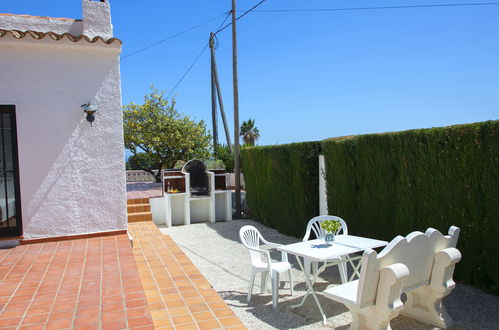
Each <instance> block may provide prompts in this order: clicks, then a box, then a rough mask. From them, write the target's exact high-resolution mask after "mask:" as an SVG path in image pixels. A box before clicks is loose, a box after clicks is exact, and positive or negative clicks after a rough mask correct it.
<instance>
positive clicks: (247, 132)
mask: <svg viewBox="0 0 499 330" xmlns="http://www.w3.org/2000/svg"><path fill="white" fill-rule="evenodd" d="M239 135H240V136H241V137H242V138H243V141H244V144H245V145H248V146H254V145H255V143H256V141H257V140H258V139H259V138H260V131H259V130H258V128H257V127H256V126H255V120H254V119H248V120H246V121H243V123H242V124H241V128H240V133H239Z"/></svg>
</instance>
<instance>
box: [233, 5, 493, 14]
mask: <svg viewBox="0 0 499 330" xmlns="http://www.w3.org/2000/svg"><path fill="white" fill-rule="evenodd" d="M497 5H499V2H479V3H447V4H435V5H432V4H422V5H404V6H383V7H351V8H319V9H260V10H255V12H257V13H285V12H288V13H293V12H295V13H298V12H331V11H354V10H381V9H410V8H432V7H467V6H497ZM243 15H244V14H243ZM241 16H242V15H241Z"/></svg>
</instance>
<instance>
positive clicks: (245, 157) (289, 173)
mask: <svg viewBox="0 0 499 330" xmlns="http://www.w3.org/2000/svg"><path fill="white" fill-rule="evenodd" d="M319 152H320V142H304V143H294V144H287V145H279V146H270V147H252V148H244V149H243V150H242V152H241V158H242V164H243V173H244V182H245V184H246V198H247V201H248V205H249V208H250V212H251V216H252V218H253V219H255V220H257V221H259V222H261V223H263V224H265V225H267V226H269V227H272V228H275V229H277V230H278V231H279V232H281V233H284V234H287V235H293V236H302V235H303V234H304V231H305V227H306V224H307V222H308V220H309V219H310V218H312V217H314V216H316V215H317V213H318V210H319V196H318V193H317V187H318V184H319V173H318V162H319Z"/></svg>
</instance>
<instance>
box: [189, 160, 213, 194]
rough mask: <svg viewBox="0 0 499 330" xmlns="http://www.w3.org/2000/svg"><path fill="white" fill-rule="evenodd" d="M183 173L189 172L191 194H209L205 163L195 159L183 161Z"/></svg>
mask: <svg viewBox="0 0 499 330" xmlns="http://www.w3.org/2000/svg"><path fill="white" fill-rule="evenodd" d="M182 172H183V173H189V174H190V183H191V194H192V195H195V196H209V195H210V189H209V184H208V182H209V181H208V172H207V170H206V165H205V164H204V163H203V162H202V161H200V160H197V159H193V160H190V161H188V162H187V163H185V165H184V167H183V168H182Z"/></svg>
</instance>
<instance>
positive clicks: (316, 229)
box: [303, 215, 348, 283]
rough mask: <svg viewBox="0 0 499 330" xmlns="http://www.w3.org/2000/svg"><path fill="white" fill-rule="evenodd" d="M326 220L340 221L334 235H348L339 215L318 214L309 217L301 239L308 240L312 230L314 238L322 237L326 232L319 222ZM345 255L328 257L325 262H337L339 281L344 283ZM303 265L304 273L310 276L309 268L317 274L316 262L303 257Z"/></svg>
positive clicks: (345, 224)
mask: <svg viewBox="0 0 499 330" xmlns="http://www.w3.org/2000/svg"><path fill="white" fill-rule="evenodd" d="M326 220H337V221H339V222H340V225H341V226H340V228H339V229H338V230H337V231H336V232H335V233H334V235H339V234H343V235H348V227H347V223H346V222H345V220H343V219H342V218H340V217H336V216H333V215H320V216H318V217H314V218H312V219H310V221H309V222H308V225H307V231H306V232H305V236H304V237H303V241H304V242H305V241H308V239H309V237H310V233H311V232H313V233H314V234H315V237H316V238H324V237H325V236H326V234H327V232H326V231H325V230H324V229H322V227H321V223H322V222H324V221H326ZM345 258H346V257H338V258H333V259H328V260H327V261H326V263H327V262H334V263H337V264H338V271H339V272H340V277H341V283H346V282H347V281H348V277H347V264H346V262H345ZM304 267H305V273H306V274H307V275H308V276H310V274H311V272H310V271H311V269H313V274H317V271H318V267H319V265H318V262H313V261H312V260H310V259H308V258H305V259H304Z"/></svg>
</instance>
